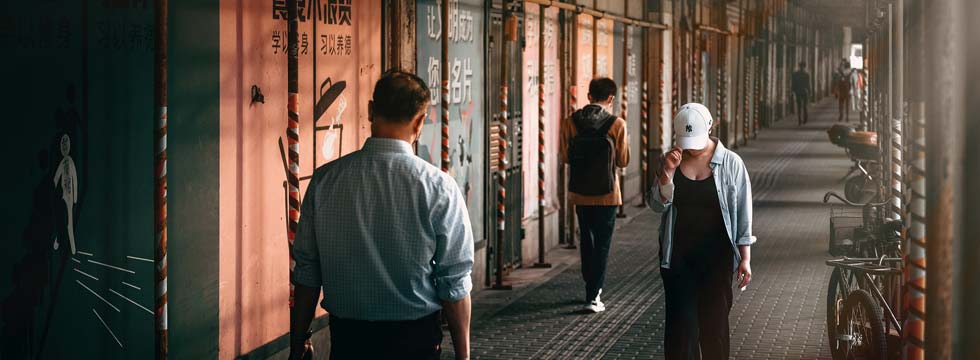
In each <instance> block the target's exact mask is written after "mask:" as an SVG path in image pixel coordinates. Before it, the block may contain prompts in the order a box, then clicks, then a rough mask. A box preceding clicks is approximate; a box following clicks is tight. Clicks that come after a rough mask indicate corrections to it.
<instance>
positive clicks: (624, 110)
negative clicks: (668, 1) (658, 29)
mask: <svg viewBox="0 0 980 360" xmlns="http://www.w3.org/2000/svg"><path fill="white" fill-rule="evenodd" d="M631 37H632V36H630V26H629V25H624V26H623V42H624V44H623V45H624V46H623V90H622V94H620V96H621V97H622V101H620V102H619V116H620V117H622V118H623V121H626V122H627V123H629V86H627V84H629V82H630V78H629V67H630V62H629V58H630V47H631V46H632V44H633V43H632V42H631V41H630V38H631ZM627 146H629V144H627ZM616 170H617V171H616V173H617V174H619V193H620V195H621V196H622V197H623V203H625V202H626V201H625V200H626V199H625V197H626V169H625V168H619V169H616ZM616 217H618V218H625V217H626V210H625V206H623V204H620V205H619V210H618V212H617V213H616Z"/></svg>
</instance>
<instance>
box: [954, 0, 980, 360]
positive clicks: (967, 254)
mask: <svg viewBox="0 0 980 360" xmlns="http://www.w3.org/2000/svg"><path fill="white" fill-rule="evenodd" d="M963 6H965V11H962V13H964V14H977V12H978V11H980V2H977V1H964V2H963ZM958 25H959V26H961V28H960V30H959V32H960V34H973V33H972V32H969V31H973V29H972V26H971V25H972V24H966V22H965V21H964V22H961V23H959V24H958ZM977 40H978V39H976V38H971V39H970V41H969V42H957V43H956V44H963V45H964V49H965V51H966V60H965V63H966V64H976V63H977V61H978V60H980V51H978V50H980V46H977ZM964 70H965V71H966V73H965V74H963V76H962V78H964V79H977V77H978V76H980V72H978V71H977V68H976V67H975V66H971V67H964ZM978 97H980V88H978V87H977V85H976V83H970V85H969V86H967V87H966V93H965V94H964V98H965V99H977V98H978ZM966 106H967V108H966V109H965V110H964V113H965V114H976V113H977V111H980V102H977V101H970V102H968V103H966ZM961 119H962V118H961ZM964 122H965V125H966V131H964V132H963V134H964V135H963V137H962V139H970V140H971V141H965V144H964V148H963V151H962V152H961V153H960V154H962V155H961V156H963V159H964V160H966V159H971V158H972V156H975V154H980V142H978V141H976V139H980V122H978V121H976V119H971V120H965V121H964ZM975 160H976V159H975V158H973V160H972V161H962V162H961V163H962V164H963V165H964V166H963V177H962V180H961V181H962V182H961V186H962V187H961V188H965V184H977V183H980V164H978V162H977V161H975ZM961 203H962V204H978V203H980V192H977V191H968V192H966V191H965V192H963V196H962V197H961ZM961 219H962V221H961V223H962V230H961V231H962V234H963V236H961V237H960V238H961V239H964V240H963V241H962V247H961V248H960V249H958V251H957V252H958V253H959V264H961V268H960V272H961V274H962V276H961V277H960V279H959V281H958V282H957V283H956V285H957V286H958V287H957V289H958V290H959V296H958V299H959V309H958V310H959V312H957V316H956V319H958V320H954V324H953V325H954V328H953V329H954V330H953V346H954V349H953V355H954V357H956V358H960V359H980V341H973V339H976V334H980V287H977V286H976V284H977V283H978V282H980V262H978V261H976V259H980V241H977V239H980V221H976V219H980V211H978V209H977V207H976V206H963V207H962V217H961Z"/></svg>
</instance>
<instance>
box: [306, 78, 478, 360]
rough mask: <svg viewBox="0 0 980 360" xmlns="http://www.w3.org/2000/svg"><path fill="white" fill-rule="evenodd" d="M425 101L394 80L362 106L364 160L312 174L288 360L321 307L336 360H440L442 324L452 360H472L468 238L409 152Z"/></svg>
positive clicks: (459, 211)
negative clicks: (366, 123)
mask: <svg viewBox="0 0 980 360" xmlns="http://www.w3.org/2000/svg"><path fill="white" fill-rule="evenodd" d="M429 95H430V94H429V90H428V87H426V85H425V83H424V82H423V81H422V79H420V78H418V77H417V76H415V75H412V74H409V73H405V72H400V71H390V72H386V73H385V74H383V75H382V76H381V78H380V79H379V80H378V82H377V83H376V84H375V87H374V96H373V98H374V100H373V101H371V102H369V104H368V109H369V115H368V116H369V120H370V121H371V137H370V138H368V139H367V141H366V142H365V143H364V147H363V148H362V149H361V150H358V151H355V152H353V153H351V154H348V155H346V156H344V157H341V158H340V159H337V160H334V161H332V162H330V163H328V164H326V165H323V166H321V167H319V168H317V169H316V172H315V173H314V174H313V178H312V179H311V180H310V185H309V188H307V191H306V196H305V197H304V198H303V204H302V217H301V218H300V221H299V229H298V230H297V232H296V241H295V245H294V247H293V257H294V258H295V260H296V264H295V266H296V267H295V275H294V276H295V278H294V279H292V280H293V282H294V283H295V285H296V289H295V307H294V308H293V310H292V314H291V316H290V324H291V328H290V330H291V331H290V344H291V358H293V359H298V358H300V357H301V356H302V355H303V354H304V352H305V351H306V350H305V348H304V343H305V341H306V340H307V339H308V338H309V333H308V332H309V329H310V322H311V320H312V319H313V314H314V310H315V304H316V300H317V298H319V295H320V288H321V287H322V288H323V295H324V296H323V301H322V302H321V303H320V305H321V306H322V307H323V308H324V309H325V310H327V312H329V313H330V342H331V348H330V358H331V359H438V358H439V355H440V353H441V350H442V349H441V344H442V337H443V334H442V318H443V317H445V318H446V320H447V322H448V324H449V331H450V333H451V334H452V338H453V343H454V345H455V352H456V358H457V359H465V358H468V357H469V349H470V346H469V325H470V296H469V293H470V290H471V289H472V282H471V279H470V272H471V271H472V268H473V232H472V230H471V228H470V219H469V216H468V213H467V209H466V204H465V202H464V199H463V194H462V192H461V191H460V189H459V187H458V186H457V185H456V182H455V181H454V180H453V179H452V177H450V176H449V175H448V174H446V173H444V172H442V171H440V170H439V168H437V167H435V166H432V165H430V164H429V163H427V162H426V161H424V160H422V159H421V158H419V157H418V156H416V155H415V154H414V152H413V149H412V143H413V142H415V141H416V140H417V139H418V137H419V134H420V133H421V131H422V122H423V120H424V119H425V115H426V109H427V108H428V105H429Z"/></svg>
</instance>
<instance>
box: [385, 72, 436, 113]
mask: <svg viewBox="0 0 980 360" xmlns="http://www.w3.org/2000/svg"><path fill="white" fill-rule="evenodd" d="M430 96H431V94H430V93H429V87H428V86H426V85H425V81H422V79H421V78H419V77H418V76H416V75H415V74H412V73H409V72H405V71H401V70H396V69H392V70H388V71H385V73H384V74H381V78H380V79H378V82H376V83H374V95H373V100H374V103H373V105H372V107H371V110H372V111H373V112H374V117H375V118H376V119H377V118H383V119H385V120H386V121H390V122H406V121H409V120H411V119H412V117H414V116H415V115H416V114H418V113H419V112H421V111H422V110H423V109H424V108H425V107H426V105H428V104H429V99H430Z"/></svg>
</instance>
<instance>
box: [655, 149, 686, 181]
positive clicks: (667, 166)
mask: <svg viewBox="0 0 980 360" xmlns="http://www.w3.org/2000/svg"><path fill="white" fill-rule="evenodd" d="M681 154H682V150H681V148H679V147H674V148H673V149H670V151H668V152H667V153H666V154H664V159H663V166H662V168H661V171H660V184H661V185H664V184H667V183H668V182H670V179H671V178H673V177H674V171H675V170H677V167H678V166H680V165H681Z"/></svg>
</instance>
